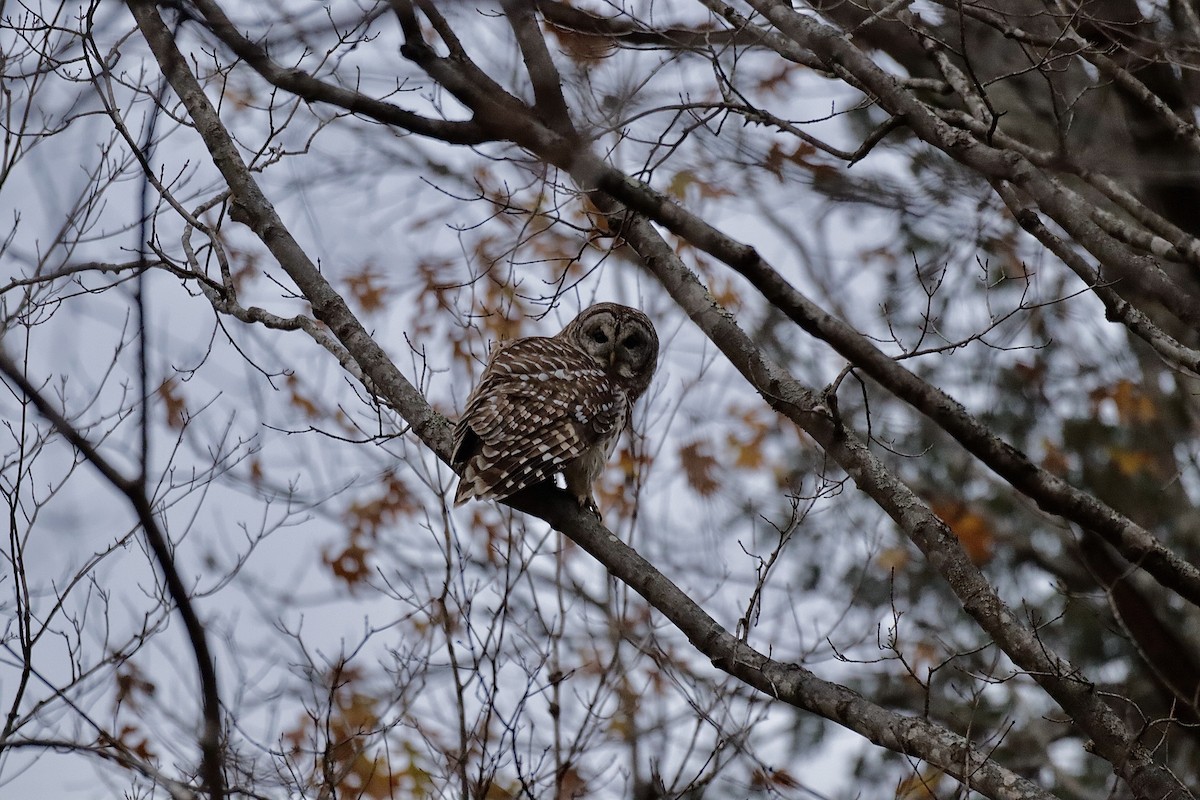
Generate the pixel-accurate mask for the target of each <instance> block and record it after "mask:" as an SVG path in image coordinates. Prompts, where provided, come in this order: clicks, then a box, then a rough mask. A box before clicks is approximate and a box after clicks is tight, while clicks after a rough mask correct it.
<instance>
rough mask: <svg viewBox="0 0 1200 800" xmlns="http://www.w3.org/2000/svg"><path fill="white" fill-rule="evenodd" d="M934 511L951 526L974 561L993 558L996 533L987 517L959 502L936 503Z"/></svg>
mask: <svg viewBox="0 0 1200 800" xmlns="http://www.w3.org/2000/svg"><path fill="white" fill-rule="evenodd" d="M933 511H934V513H935V514H937V515H938V516H939V517H941V518H942V520H944V521H945V523H946V524H947V525H949V526H950V530H951V531H952V532H953V533H954V535H955V536H957V537H958V541H959V544H961V545H962V546H963V549H964V550H966V551H967V555H968V556H969V557H970V558H971V561H972V562H974V563H976V564H986V563H987V562H988V561H990V560H991V558H992V550H993V549H994V546H995V541H996V535H995V533H994V532H993V530H992V526H991V523H990V522H989V521H988V519H987V518H986V517H984V516H983V515H982V514H980V513H979V512H977V511H973V510H972V509H970V508H969V507H967V506H966V505H964V504H962V503H957V502H954V503H940V504H939V503H935V504H934V505H933Z"/></svg>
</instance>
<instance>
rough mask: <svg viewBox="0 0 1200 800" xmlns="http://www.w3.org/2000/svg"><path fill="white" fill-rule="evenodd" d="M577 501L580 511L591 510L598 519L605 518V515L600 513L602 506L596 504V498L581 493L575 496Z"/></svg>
mask: <svg viewBox="0 0 1200 800" xmlns="http://www.w3.org/2000/svg"><path fill="white" fill-rule="evenodd" d="M575 502H577V503H579V510H580V511H590V512H592V513H593V514H595V515H596V519H604V515H603V514H601V513H600V506H598V505H596V498H594V497H592V496H591V495H590V494H589V495H579V496H578V497H576V498H575Z"/></svg>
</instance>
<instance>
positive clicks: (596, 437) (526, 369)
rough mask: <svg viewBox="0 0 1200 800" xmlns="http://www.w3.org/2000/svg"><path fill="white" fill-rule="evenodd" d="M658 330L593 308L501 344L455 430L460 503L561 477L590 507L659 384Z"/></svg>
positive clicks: (618, 311)
mask: <svg viewBox="0 0 1200 800" xmlns="http://www.w3.org/2000/svg"><path fill="white" fill-rule="evenodd" d="M657 361H658V336H657V334H656V333H655V331H654V325H653V324H652V323H651V322H650V319H649V318H648V317H647V316H646V315H645V314H643V313H642V312H640V311H638V310H636V309H632V308H629V307H627V306H621V305H616V304H615V303H599V304H597V305H594V306H591V307H590V308H587V309H585V310H584V311H583V312H582V313H581V314H580V315H579V316H578V317H576V318H575V319H574V320H573V321H572V322H571V323H570V324H568V325H567V327H565V328H563V330H562V332H560V333H559V334H558V335H557V336H553V337H548V338H547V337H541V336H532V337H529V338H526V339H517V340H516V341H512V342H508V343H505V344H502V345H500V346H497V347H496V348H494V349H493V351H492V354H491V357H490V358H489V360H488V365H487V367H486V368H485V369H484V371H483V375H482V376H481V377H480V379H479V383H478V385H476V387H475V388H474V389H473V390H472V391H471V394H470V396H469V397H468V398H467V404H466V408H465V409H464V410H463V414H462V417H461V418H460V419H459V421H458V424H457V425H455V428H454V453H453V456H452V459H451V461H452V463H453V464H454V465H455V466H456V467H459V468H460V469H459V471H460V474H461V476H462V477H461V479H460V480H459V484H458V491H457V492H456V493H455V496H454V502H455V504H456V505H458V504H461V503H464V502H466V501H467V500H469V499H472V498H480V499H498V500H499V499H503V498H505V497H508V496H509V495H511V494H514V493H516V492H519V491H520V490H522V489H524V488H526V487H529V486H533V485H535V484H537V483H541V482H542V481H545V480H549V479H551V478H553V477H554V475H556V474H558V473H562V474H563V475H564V477H565V479H566V483H567V490H568V491H570V492H571V493H572V494H573V495H574V496H575V498H576V499H577V500H578V501H579V504H580V506H581V507H583V506H587V507H590V508H593V509H595V507H596V502H595V499H594V498H593V497H592V483H593V482H594V481H595V480H596V478H597V477H598V476H599V474H600V471H601V470H602V469H603V467H604V462H605V461H606V460H607V459H608V456H609V455H610V454H611V453H612V451H613V448H614V447H616V443H617V440H618V439H619V438H620V435H621V431H622V430H624V428H625V425H626V423H627V422H628V420H629V415H630V411H631V409H632V407H633V404H634V402H636V401H637V399H638V397H640V396H641V395H642V393H643V392H644V391H645V390H646V387H647V386H649V385H650V378H651V376H652V375H653V374H654V367H655V364H656V363H657Z"/></svg>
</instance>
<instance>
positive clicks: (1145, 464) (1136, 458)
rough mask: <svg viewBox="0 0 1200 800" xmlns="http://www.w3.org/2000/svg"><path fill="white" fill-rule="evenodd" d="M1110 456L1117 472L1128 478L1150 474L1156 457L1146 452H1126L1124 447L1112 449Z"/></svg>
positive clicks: (1109, 451)
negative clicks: (1145, 473)
mask: <svg viewBox="0 0 1200 800" xmlns="http://www.w3.org/2000/svg"><path fill="white" fill-rule="evenodd" d="M1108 456H1109V458H1111V459H1112V462H1113V464H1114V465H1115V466H1116V468H1117V470H1118V471H1119V472H1120V473H1121V474H1122V475H1124V476H1126V477H1130V478H1131V477H1133V476H1134V475H1139V474H1141V473H1144V472H1149V471H1150V469H1151V467H1153V465H1154V456H1153V455H1152V454H1150V453H1147V452H1146V451H1145V450H1126V449H1125V448H1123V447H1111V448H1109V450H1108Z"/></svg>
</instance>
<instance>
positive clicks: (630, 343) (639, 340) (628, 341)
mask: <svg viewBox="0 0 1200 800" xmlns="http://www.w3.org/2000/svg"><path fill="white" fill-rule="evenodd" d="M645 343H646V337H644V336H642V335H641V334H640V333H634V334H631V335H629V336H626V337H625V341H623V342H621V344H623V345H625V346H626V347H627V348H629V349H630V350H636V349H638V348H639V347H641V346H642V345H644V344H645Z"/></svg>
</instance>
